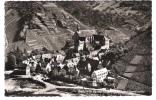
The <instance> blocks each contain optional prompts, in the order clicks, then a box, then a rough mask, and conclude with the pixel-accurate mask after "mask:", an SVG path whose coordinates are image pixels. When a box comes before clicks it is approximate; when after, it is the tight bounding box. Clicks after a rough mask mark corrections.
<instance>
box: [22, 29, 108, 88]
mask: <svg viewBox="0 0 156 100" xmlns="http://www.w3.org/2000/svg"><path fill="white" fill-rule="evenodd" d="M91 31H92V32H91V33H93V34H90V33H87V32H89V30H77V31H76V32H75V33H74V35H73V37H72V40H71V42H72V44H68V42H67V44H66V45H65V47H63V49H62V50H60V51H57V52H55V53H47V54H38V55H32V56H31V57H29V58H28V59H26V60H24V61H23V62H22V63H23V64H24V65H26V72H25V74H26V75H27V76H30V77H31V76H34V75H36V74H44V75H45V76H48V77H49V78H52V77H55V78H57V77H65V76H66V75H70V76H73V77H76V78H79V77H80V76H84V77H83V78H85V76H89V77H90V78H91V79H92V82H93V84H92V85H93V86H97V83H101V82H103V81H104V80H105V79H106V78H107V76H108V74H109V72H110V70H109V69H108V67H109V64H110V61H108V62H106V61H104V60H108V59H105V56H106V54H107V52H109V47H110V39H108V38H107V37H105V36H104V35H99V34H97V33H96V31H94V30H91ZM82 80H83V79H82ZM86 81H87V79H86Z"/></svg>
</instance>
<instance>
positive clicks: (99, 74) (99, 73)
mask: <svg viewBox="0 0 156 100" xmlns="http://www.w3.org/2000/svg"><path fill="white" fill-rule="evenodd" d="M107 75H108V70H107V69H106V68H102V69H100V70H96V71H94V72H93V73H92V75H91V77H92V79H93V81H94V82H103V80H104V79H105V78H106V77H107Z"/></svg>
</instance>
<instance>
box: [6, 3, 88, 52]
mask: <svg viewBox="0 0 156 100" xmlns="http://www.w3.org/2000/svg"><path fill="white" fill-rule="evenodd" d="M7 3H9V2H7ZM7 3H6V5H7ZM24 3H25V2H23V5H24ZM29 3H30V4H31V3H32V2H29ZM29 3H28V4H29ZM39 3H43V2H39ZM17 4H18V3H17ZM16 6H19V5H16ZM9 7H10V6H9ZM9 7H8V6H6V19H5V20H6V27H5V30H6V36H7V40H8V41H9V45H8V49H7V50H8V51H11V49H16V48H17V47H20V49H22V50H23V49H24V48H25V49H27V50H34V49H39V48H42V47H46V48H47V49H49V50H59V49H61V48H62V47H63V46H64V45H65V41H66V40H67V39H69V38H71V36H72V34H73V32H74V31H75V30H76V28H77V26H79V27H80V29H89V27H87V26H86V25H84V24H82V23H81V22H80V21H78V20H77V19H76V18H74V17H73V16H72V15H70V14H69V13H67V12H66V11H64V10H63V9H61V8H59V7H57V5H55V3H43V4H42V7H41V9H42V10H41V11H36V12H34V13H33V14H31V16H32V17H31V19H29V20H28V19H26V18H25V17H23V15H22V16H21V13H20V11H19V9H17V8H16V7H12V6H11V7H10V8H9ZM13 11H14V12H16V15H14V16H15V18H16V19H18V20H16V19H12V18H13V17H12V15H11V14H10V13H9V12H11V13H13ZM24 14H25V13H24ZM9 20H11V21H9ZM21 21H22V22H21ZM12 30H13V31H12ZM19 42H22V44H23V45H21V43H19Z"/></svg>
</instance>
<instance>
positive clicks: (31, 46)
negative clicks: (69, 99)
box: [5, 1, 152, 96]
mask: <svg viewBox="0 0 156 100" xmlns="http://www.w3.org/2000/svg"><path fill="white" fill-rule="evenodd" d="M83 3H84V4H82V3H81V2H42V1H41V2H36V1H34V2H6V5H5V8H6V9H5V12H6V15H5V30H6V37H5V43H6V44H5V86H6V87H5V95H6V96H69V95H71V96H75V95H76V96H87V95H88V96H92V95H96V96H97V95H98V96H101V95H102V96H107V95H110V96H112V95H150V94H151V90H152V87H151V86H152V81H151V79H152V74H151V71H152V65H151V64H152V51H151V47H152V46H151V42H152V41H151V34H152V32H151V27H152V22H151V15H150V14H151V13H150V12H149V10H151V8H150V7H151V2H128V1H127V2H126V1H125V2H124V1H121V2H118V1H112V2H100V1H99V2H96V1H95V2H83ZM107 5H112V6H111V7H109V6H107ZM143 7H145V8H146V9H142V8H143ZM71 8H73V9H71Z"/></svg>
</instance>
